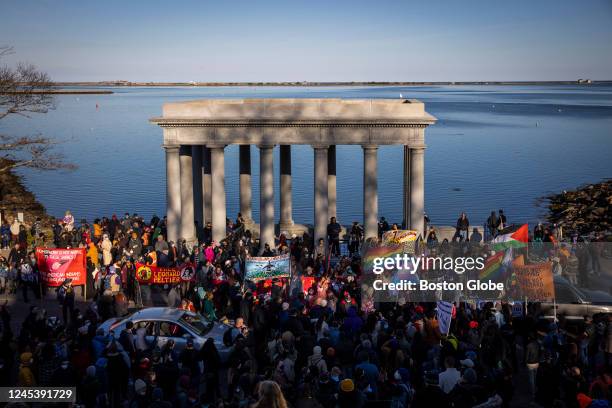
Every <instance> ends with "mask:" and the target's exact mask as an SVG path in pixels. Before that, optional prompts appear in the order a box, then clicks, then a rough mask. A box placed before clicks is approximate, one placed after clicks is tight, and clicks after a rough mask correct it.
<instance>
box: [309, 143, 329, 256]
mask: <svg viewBox="0 0 612 408" xmlns="http://www.w3.org/2000/svg"><path fill="white" fill-rule="evenodd" d="M328 147H329V146H319V145H317V146H313V149H314V166H315V169H314V222H315V225H314V245H315V247H316V246H317V245H318V244H319V239H320V238H323V239H324V240H327V222H328V218H327V215H328V208H327V205H328V201H327V194H328V186H327V177H328V174H327V151H328ZM326 246H327V244H326Z"/></svg>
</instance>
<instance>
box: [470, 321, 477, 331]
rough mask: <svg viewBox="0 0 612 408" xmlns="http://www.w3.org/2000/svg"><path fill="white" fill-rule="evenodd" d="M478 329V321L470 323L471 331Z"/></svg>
mask: <svg viewBox="0 0 612 408" xmlns="http://www.w3.org/2000/svg"><path fill="white" fill-rule="evenodd" d="M477 328H478V322H477V321H476V320H472V321H471V322H470V329H477Z"/></svg>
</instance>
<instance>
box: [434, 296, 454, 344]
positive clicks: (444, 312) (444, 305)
mask: <svg viewBox="0 0 612 408" xmlns="http://www.w3.org/2000/svg"><path fill="white" fill-rule="evenodd" d="M454 307H455V306H454V305H453V304H452V303H450V302H445V301H443V300H439V301H438V303H437V309H438V310H437V316H436V318H437V319H438V327H439V328H440V334H444V335H447V336H448V333H449V332H450V326H451V320H452V318H453V308H454Z"/></svg>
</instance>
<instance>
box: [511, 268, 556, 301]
mask: <svg viewBox="0 0 612 408" xmlns="http://www.w3.org/2000/svg"><path fill="white" fill-rule="evenodd" d="M513 272H514V276H515V277H516V283H517V285H518V289H520V295H521V296H522V297H525V298H527V299H528V300H529V301H531V302H546V301H552V300H553V299H554V298H555V285H554V283H553V274H552V263H551V262H543V263H538V264H526V265H515V266H514V268H513Z"/></svg>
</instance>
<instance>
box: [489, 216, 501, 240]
mask: <svg viewBox="0 0 612 408" xmlns="http://www.w3.org/2000/svg"><path fill="white" fill-rule="evenodd" d="M499 225H500V219H499V218H498V217H497V214H495V211H491V215H489V218H487V229H488V230H489V235H490V236H491V237H492V238H495V237H496V236H497V228H498V227H499Z"/></svg>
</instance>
